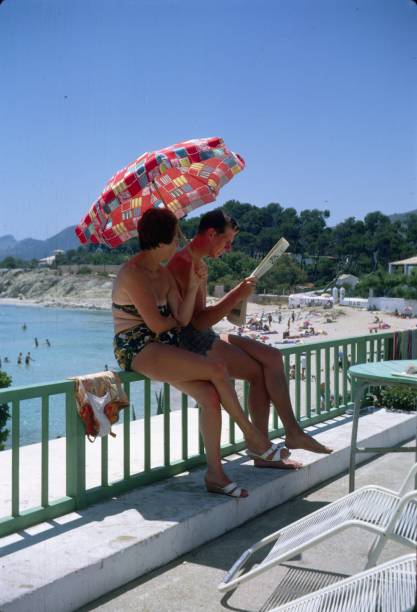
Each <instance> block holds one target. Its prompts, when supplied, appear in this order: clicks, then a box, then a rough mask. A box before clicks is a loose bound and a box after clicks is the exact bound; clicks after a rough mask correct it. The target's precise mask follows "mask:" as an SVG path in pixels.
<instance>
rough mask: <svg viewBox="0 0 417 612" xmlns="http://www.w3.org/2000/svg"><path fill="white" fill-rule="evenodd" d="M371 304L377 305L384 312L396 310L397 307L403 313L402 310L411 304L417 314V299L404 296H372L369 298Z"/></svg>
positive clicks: (414, 313)
mask: <svg viewBox="0 0 417 612" xmlns="http://www.w3.org/2000/svg"><path fill="white" fill-rule="evenodd" d="M368 301H369V306H370V307H372V306H375V308H377V309H378V310H382V311H383V312H395V310H396V309H397V310H398V312H399V313H400V314H401V312H402V310H403V309H404V308H405V307H406V306H410V307H411V308H412V309H413V315H417V300H404V299H403V298H390V297H370V298H369V299H368Z"/></svg>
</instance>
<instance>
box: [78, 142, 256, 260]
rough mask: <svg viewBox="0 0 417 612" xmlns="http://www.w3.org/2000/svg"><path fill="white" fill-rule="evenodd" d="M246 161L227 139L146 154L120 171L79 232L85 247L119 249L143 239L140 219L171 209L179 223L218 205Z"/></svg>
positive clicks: (111, 180)
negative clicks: (212, 204) (150, 211)
mask: <svg viewBox="0 0 417 612" xmlns="http://www.w3.org/2000/svg"><path fill="white" fill-rule="evenodd" d="M244 166H245V162H244V160H243V159H242V158H241V157H240V155H238V154H237V153H233V152H232V151H230V150H229V149H228V148H227V147H226V145H225V144H224V142H223V140H222V139H221V138H200V139H197V140H187V141H184V142H179V143H177V144H175V145H172V146H170V147H167V148H165V149H160V150H159V151H154V152H152V153H144V154H143V155H141V156H140V157H138V158H137V159H135V160H134V161H133V162H132V163H131V164H129V165H128V166H126V167H125V168H122V170H119V172H117V173H116V174H115V175H114V176H113V177H112V178H111V179H110V180H109V181H108V183H107V185H106V186H105V188H104V190H103V191H102V193H101V195H100V196H99V198H98V199H97V200H96V201H95V202H94V203H93V204H92V206H91V208H90V210H89V211H88V213H87V215H86V216H85V217H84V218H83V219H82V221H81V222H80V223H79V225H78V226H77V227H76V229H75V233H76V234H77V236H78V239H79V240H80V242H81V243H82V244H86V243H88V242H91V243H93V244H106V245H107V246H109V247H110V248H114V247H117V246H119V245H121V244H123V243H124V242H126V240H129V239H130V238H132V237H134V236H136V235H137V232H136V226H137V222H138V219H139V217H140V216H141V215H142V214H143V213H144V212H146V211H147V210H148V209H150V208H154V207H162V206H165V207H166V208H168V209H169V210H171V211H172V212H173V213H174V214H175V216H176V217H177V218H178V219H181V217H184V216H185V215H186V214H187V213H188V212H190V211H191V210H194V209H195V208H197V207H198V206H201V205H202V204H207V203H209V202H213V201H214V200H215V199H216V197H217V194H218V193H219V190H220V188H221V187H223V185H225V184H226V183H228V182H229V181H230V180H231V179H232V178H233V176H234V175H235V174H237V173H238V172H240V171H241V170H243V168H244Z"/></svg>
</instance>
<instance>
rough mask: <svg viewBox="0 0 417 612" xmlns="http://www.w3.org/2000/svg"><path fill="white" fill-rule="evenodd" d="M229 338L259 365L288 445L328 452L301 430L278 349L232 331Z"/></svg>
mask: <svg viewBox="0 0 417 612" xmlns="http://www.w3.org/2000/svg"><path fill="white" fill-rule="evenodd" d="M228 341H229V343H230V344H231V345H232V346H236V347H238V348H240V349H241V350H242V351H244V352H245V353H247V354H248V355H249V356H250V357H252V359H255V360H256V361H257V362H258V363H259V364H260V365H261V366H262V370H263V375H264V379H265V387H266V390H267V392H268V396H269V397H270V399H271V401H272V403H273V404H274V406H275V408H276V410H277V412H278V414H279V417H280V419H281V421H282V424H283V425H284V429H285V436H286V438H285V439H286V444H287V446H288V448H303V449H305V450H309V451H312V452H314V453H331V452H332V449H330V448H328V447H327V446H324V445H323V444H320V442H318V441H317V440H315V439H314V438H312V437H310V436H309V435H307V434H306V433H304V431H303V430H302V429H301V427H300V425H299V424H298V422H297V420H296V418H295V416H294V412H293V409H292V405H291V398H290V393H289V389H288V384H287V379H286V376H285V370H284V363H283V360H282V355H281V352H280V351H279V350H278V349H276V348H274V347H272V346H269V345H267V344H263V343H262V342H257V341H256V340H251V339H249V338H245V337H243V336H236V335H234V334H228ZM226 365H227V366H228V364H226Z"/></svg>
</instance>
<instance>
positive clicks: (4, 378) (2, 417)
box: [0, 370, 12, 450]
mask: <svg viewBox="0 0 417 612" xmlns="http://www.w3.org/2000/svg"><path fill="white" fill-rule="evenodd" d="M11 384H12V379H11V377H10V376H9V375H8V374H6V372H2V371H1V370H0V388H4V387H10V385H11ZM9 418H10V413H9V406H8V405H7V404H0V450H3V449H4V444H5V442H6V440H7V437H8V435H9V430H8V429H3V428H4V427H5V425H6V423H7V419H9Z"/></svg>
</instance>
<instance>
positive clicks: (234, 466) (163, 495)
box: [0, 410, 417, 612]
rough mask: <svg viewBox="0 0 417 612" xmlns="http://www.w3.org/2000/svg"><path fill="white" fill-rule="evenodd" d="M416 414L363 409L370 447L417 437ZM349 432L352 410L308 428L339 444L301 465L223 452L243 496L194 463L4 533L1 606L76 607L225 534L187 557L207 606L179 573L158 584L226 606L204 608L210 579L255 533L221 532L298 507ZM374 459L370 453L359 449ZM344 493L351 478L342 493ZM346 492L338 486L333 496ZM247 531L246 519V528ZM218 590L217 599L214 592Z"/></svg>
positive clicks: (11, 611)
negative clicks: (216, 489)
mask: <svg viewBox="0 0 417 612" xmlns="http://www.w3.org/2000/svg"><path fill="white" fill-rule="evenodd" d="M416 421H417V419H416V416H415V415H410V414H403V413H393V412H386V411H384V410H381V411H377V412H375V413H374V414H368V415H365V416H363V417H362V418H361V419H360V427H359V436H358V441H359V442H362V444H363V445H366V446H397V445H399V444H400V443H403V442H404V441H406V440H410V439H411V438H412V437H413V436H414V437H415V431H416ZM350 432H351V417H349V416H347V415H346V416H342V417H338V418H337V419H333V420H332V421H329V422H327V423H323V424H320V425H319V426H316V427H314V428H310V433H312V434H314V435H316V437H317V439H319V440H320V441H321V442H323V443H324V444H327V445H331V446H332V447H333V448H334V449H335V451H334V453H333V454H332V455H330V456H327V455H324V456H323V455H315V454H312V453H308V452H304V451H295V452H294V453H293V455H294V458H296V459H299V460H300V461H303V462H304V467H303V468H302V469H301V470H298V471H296V472H293V471H288V470H259V469H254V468H253V465H252V462H251V461H250V460H248V458H247V457H246V456H245V455H243V454H242V455H236V456H232V457H228V458H227V459H226V460H225V463H226V464H227V465H226V470H227V472H228V474H229V475H230V477H231V478H232V479H233V480H236V481H238V482H239V484H241V485H242V486H246V487H247V488H248V489H249V490H250V496H249V497H248V498H247V499H244V500H234V499H231V498H227V497H224V496H218V495H208V494H207V493H206V491H205V490H204V488H203V486H202V481H203V470H202V469H197V470H193V471H192V472H191V473H184V474H180V475H179V476H176V477H174V478H171V479H167V480H164V481H161V482H158V483H155V484H153V485H148V486H146V487H140V488H138V489H135V490H134V491H132V492H130V493H127V494H125V495H121V496H118V497H115V498H113V499H111V500H108V501H106V502H103V503H101V504H97V505H95V506H91V507H89V508H86V509H83V510H80V511H77V512H72V513H70V514H68V515H66V516H63V517H59V518H57V519H54V520H51V521H48V522H45V523H42V524H40V525H37V526H35V527H31V528H28V529H26V530H23V531H21V532H18V533H16V534H13V535H11V536H7V537H4V538H1V539H0V555H1V559H0V611H1V612H33V611H35V612H55V611H58V612H66V611H72V610H76V609H78V608H80V607H81V606H83V605H86V604H87V603H88V602H91V601H93V600H95V599H97V598H98V597H99V596H102V595H104V594H106V593H109V592H110V591H112V590H114V589H115V588H119V587H121V586H122V585H124V584H126V583H128V582H129V581H131V580H133V579H137V578H139V577H140V576H144V575H145V574H148V573H149V572H150V571H152V570H155V569H156V568H158V567H161V566H163V565H164V564H166V563H168V562H170V561H173V560H175V559H177V558H178V557H180V556H181V555H183V554H185V553H188V551H190V550H193V549H196V548H197V547H199V546H201V545H202V544H204V543H206V542H211V541H212V540H213V539H214V538H217V537H219V536H222V539H221V540H219V541H218V543H217V544H216V545H213V544H211V543H210V544H206V545H205V546H206V547H207V550H211V551H212V552H211V557H210V559H209V561H208V562H207V563H203V564H202V565H201V566H197V569H196V570H195V571H194V569H195V568H194V565H193V564H191V563H189V564H188V565H190V568H188V566H187V565H186V566H185V569H186V570H187V571H189V572H190V573H189V580H190V582H191V583H194V586H195V594H196V596H198V597H200V598H201V605H200V603H199V602H200V600H199V599H198V600H197V601H195V600H193V599H191V600H190V602H191V603H190V604H189V607H188V608H187V607H183V605H184V606H187V605H188V603H187V602H188V594H187V593H188V590H187V589H188V587H187V586H183V584H182V580H178V593H177V595H176V596H177V597H178V599H176V602H174V601H173V600H172V599H170V598H169V590H168V591H166V590H165V586H164V585H165V583H164V581H163V580H162V582H160V583H158V586H157V587H155V588H156V590H157V591H158V589H159V591H160V592H161V600H163V599H164V598H167V601H166V603H165V604H164V605H165V606H166V607H165V609H168V608H169V609H177V610H181V611H182V610H196V609H198V608H200V607H202V608H203V609H213V610H214V609H222V608H221V607H220V608H219V607H217V608H216V607H214V608H213V607H212V608H207V607H206V603H204V602H205V600H206V599H207V600H208V601H209V602H212V601H213V602H215V604H213V605H217V606H219V605H220V604H219V601H220V599H219V598H218V597H217V592H216V590H215V588H213V585H214V586H215V585H216V584H217V582H219V580H220V578H221V575H222V574H223V572H224V570H226V569H227V568H228V567H229V566H230V565H231V564H232V562H233V561H234V559H235V558H236V557H237V556H239V554H240V553H241V552H242V550H244V549H245V548H246V547H247V545H249V544H250V542H251V541H252V540H253V539H255V540H256V539H258V537H257V536H256V535H255V537H254V538H252V537H250V538H249V539H248V540H250V542H249V541H248V543H247V545H244V546H242V545H241V543H240V538H241V537H242V535H239V536H235V538H234V537H233V536H230V537H231V539H230V540H229V539H225V536H224V534H225V533H226V532H228V531H231V530H233V529H235V528H236V527H237V526H239V525H243V524H244V523H247V521H250V520H251V519H253V518H254V517H256V516H259V515H261V514H263V513H265V512H266V511H268V510H271V509H272V508H274V510H272V513H271V517H276V518H277V519H279V520H283V519H281V517H285V516H286V515H287V516H290V517H291V520H293V519H294V518H297V516H298V515H299V514H297V513H299V512H301V510H300V508H299V506H296V505H294V503H295V502H292V501H289V500H293V499H294V498H297V497H298V496H299V495H302V494H303V493H304V492H305V491H308V490H310V489H311V488H312V487H315V486H317V485H319V484H320V483H322V482H324V481H326V480H328V479H330V478H333V477H335V476H336V475H339V474H341V473H343V471H344V470H346V468H347V466H348V460H349V445H350ZM412 456H413V455H412V454H411V453H410V454H409V455H407V456H406V457H408V459H410V461H411V460H412V459H411V457H412ZM392 457H394V456H392ZM367 458H369V457H368V455H361V456H360V457H358V459H361V460H366V459H367ZM400 459H401V457H400ZM404 460H406V459H404ZM392 461H393V460H392ZM395 461H397V458H396V457H395ZM393 465H394V463H393ZM393 486H396V485H395V483H394V484H393ZM346 492H347V484H346V483H345V484H343V485H341V492H340V495H343V494H345V493H346ZM340 495H339V493H337V494H336V497H339V496H340ZM325 501H326V500H325ZM285 502H289V506H288V510H283V509H282V506H281V507H279V508H277V506H279V505H280V504H283V503H285ZM322 503H324V502H323V501H321V499H320V498H317V499H315V498H314V497H313V498H312V499H311V500H310V499H308V500H307V501H306V502H305V505H306V507H307V509H308V510H306V511H308V512H310V511H311V510H314V509H316V507H318V505H319V504H322ZM280 524H281V523H279V522H278V524H273V520H272V518H271V522H270V524H268V525H267V527H266V531H265V532H266V533H268V532H271V531H273V530H276V529H277V528H278V527H279V526H280ZM257 525H258V522H257V521H256V522H255V526H257ZM259 525H260V526H262V525H263V521H260V522H259ZM262 528H263V527H262ZM246 530H247V527H246V525H245V526H244V527H243V528H242V530H241V534H244V533H246ZM259 537H261V536H259ZM227 538H229V536H227ZM234 541H235V545H232V544H231V543H233V542H234ZM224 542H229V544H227V545H224ZM324 556H325V557H326V554H325V555H324ZM211 559H212V560H211ZM348 559H349V555H345V563H346V564H348ZM355 559H356V556H355ZM191 565H193V567H191ZM177 566H178V564H177ZM211 567H214V568H217V571H218V574H216V576H215V578H214V582H211V580H212V578H210V579H209V568H211ZM191 570H192V571H191ZM206 575H207V577H206ZM266 579H267V578H265V580H266ZM206 580H209V582H210V588H208V586H207V584H206V583H205V581H206ZM157 582H158V580H157ZM199 584H200V585H201V588H200V586H199ZM246 589H248V590H249V591H251V589H252V587H251V584H250V583H249V585H247V586H245V587H242V592H245V590H246ZM159 591H158V592H159ZM155 592H156V591H155ZM213 593H215V594H216V597H217V599H216V598H214V599H213V597H214V595H213ZM238 593H239V592H238ZM144 597H145V599H146V602H145V603H144V604H143V606H142V604H141V605H140V606H139V607H136V608H134V609H137V610H153V609H155V610H156V609H157V607H154V608H153V607H152V606H153V603H152V601H153V600H152V597H155V598H156V595H152V594H150V595H149V597H150V600H149V601H148V600H147V598H148V596H147V595H146V596H145V595H144ZM58 602H59V603H58ZM178 602H180V603H178ZM161 605H162V604H161ZM210 605H211V603H210ZM170 606H171V607H170ZM172 606H173V607H172ZM115 609H118V608H115ZM120 609H129V608H123V607H122V608H120ZM158 609H164V608H161V607H158Z"/></svg>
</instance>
